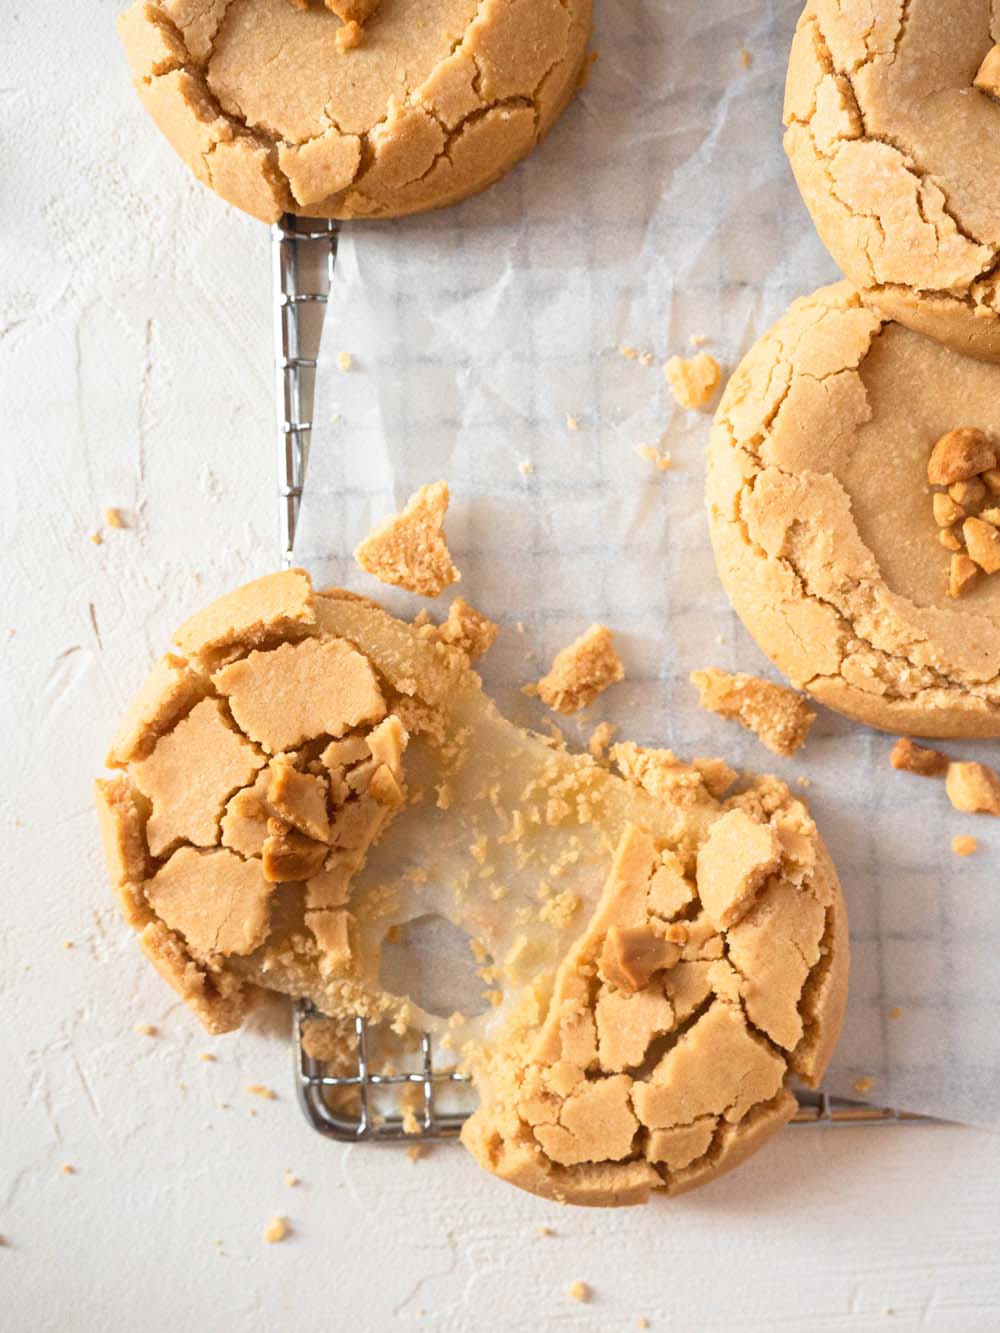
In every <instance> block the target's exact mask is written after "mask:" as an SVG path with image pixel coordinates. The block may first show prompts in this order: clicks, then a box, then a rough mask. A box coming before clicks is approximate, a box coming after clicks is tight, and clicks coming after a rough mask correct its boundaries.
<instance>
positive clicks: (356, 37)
mask: <svg viewBox="0 0 1000 1333" xmlns="http://www.w3.org/2000/svg"><path fill="white" fill-rule="evenodd" d="M373 8H374V12H370V11H371V10H372V9H373ZM348 11H350V12H348ZM356 12H357V13H358V14H359V15H360V19H361V20H362V21H359V19H358V17H355V16H354V15H355V13H356ZM342 15H343V16H342ZM119 33H120V35H121V39H122V43H123V45H124V47H125V52H126V55H127V56H128V61H129V65H130V66H131V69H132V75H133V80H134V82H135V86H136V89H137V91H138V93H139V96H140V97H141V98H142V101H143V104H144V105H145V107H146V109H147V111H148V112H149V114H150V115H151V116H152V118H153V120H154V121H155V122H156V124H157V125H158V126H159V128H160V129H161V130H162V132H163V133H164V135H165V136H166V137H167V139H168V140H169V141H170V143H171V144H172V145H173V147H174V149H175V150H176V151H177V153H178V154H179V155H180V156H181V158H183V160H184V161H185V162H186V163H187V165H188V166H189V167H190V168H191V170H192V171H193V172H194V174H195V175H196V176H197V177H198V179H199V180H200V181H201V182H202V183H203V184H205V185H208V186H209V187H210V188H212V189H214V190H215V191H216V193H218V194H220V195H221V196H222V198H223V199H226V200H227V201H228V202H229V203H231V204H235V205H236V207H237V208H242V209H243V210H244V211H245V212H247V213H251V214H252V215H253V216H254V217H258V218H261V219H262V220H263V221H265V222H274V221H275V220H276V219H277V218H278V217H279V216H280V215H281V214H282V213H283V212H286V211H287V212H292V213H300V214H303V215H306V216H312V217H330V218H355V217H381V218H387V217H398V216H401V215H403V214H406V213H419V212H423V211H424V210H426V209H431V208H440V207H442V206H443V205H445V204H451V203H456V202H457V201H458V200H460V199H465V198H466V197H467V196H468V195H471V194H475V193H476V192H477V191H479V190H482V189H485V188H486V186H488V185H491V184H492V183H493V182H494V181H496V180H497V179H498V178H499V177H500V176H502V175H503V174H504V173H505V172H506V171H508V170H509V169H510V168H511V167H512V166H513V165H514V164H515V163H516V162H517V161H519V160H520V159H521V158H522V157H523V156H524V155H525V154H526V153H527V152H529V151H530V149H531V148H532V147H533V146H534V145H535V144H536V143H537V142H538V141H539V139H541V138H542V137H543V136H544V135H545V134H546V132H547V131H548V130H549V129H550V128H551V126H552V124H553V123H554V121H555V120H556V118H557V117H558V115H559V113H560V112H561V111H562V109H563V107H564V106H565V105H566V103H567V102H568V101H569V99H570V97H571V96H572V94H573V91H574V89H575V88H576V86H577V83H578V80H579V77H580V72H581V69H582V67H583V62H584V57H585V48H586V43H587V38H588V36H589V33H590V0H478V2H477V0H382V3H381V4H379V5H378V6H377V7H373V6H371V5H366V6H363V7H361V9H357V7H354V6H345V5H344V4H336V5H325V4H322V3H320V0H305V2H304V3H301V4H299V3H295V4H293V3H289V0H214V3H211V4H207V3H202V2H201V0H160V3H157V4H151V3H145V2H144V0H136V3H134V4H133V5H132V7H131V8H130V9H129V10H127V11H126V12H125V13H124V14H123V15H122V16H121V18H120V20H119Z"/></svg>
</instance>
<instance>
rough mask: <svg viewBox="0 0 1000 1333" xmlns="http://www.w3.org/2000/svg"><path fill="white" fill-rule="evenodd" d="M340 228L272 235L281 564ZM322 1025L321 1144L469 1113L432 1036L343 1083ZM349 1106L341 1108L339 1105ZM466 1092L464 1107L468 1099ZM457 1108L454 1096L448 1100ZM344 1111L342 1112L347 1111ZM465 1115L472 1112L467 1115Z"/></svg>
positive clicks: (855, 1106)
mask: <svg viewBox="0 0 1000 1333" xmlns="http://www.w3.org/2000/svg"><path fill="white" fill-rule="evenodd" d="M339 231H340V228H339V224H338V223H337V222H334V221H331V220H329V219H324V218H299V217H295V216H293V215H291V214H286V215H285V216H284V217H283V218H282V219H281V221H280V222H278V223H277V224H276V225H275V226H274V228H273V229H272V243H273V275H274V357H275V389H276V405H277V428H278V430H277V443H278V496H279V541H280V550H281V561H282V564H283V565H284V566H285V567H287V566H289V565H290V564H291V563H292V560H293V549H294V544H295V533H296V529H297V526H298V517H299V506H300V504H301V500H302V489H303V484H304V482H305V474H306V468H307V466H308V461H309V446H310V441H311V437H312V424H313V423H312V410H313V391H314V387H315V379H316V362H317V355H318V352H319V339H320V333H321V331H322V325H323V317H324V313H325V309H326V304H327V298H328V293H329V290H330V285H331V282H332V279H333V274H334V269H335V267H336V262H337V244H338V239H339ZM315 1017H319V1015H317V1014H316V1011H315V1010H313V1009H311V1007H310V1006H309V1005H307V1004H304V1003H300V1004H299V1005H298V1006H297V1008H296V1013H295V1042H294V1047H295V1080H296V1089H297V1093H298V1097H299V1104H300V1105H301V1107H302V1110H303V1113H304V1114H305V1117H306V1119H307V1120H308V1121H309V1123H310V1124H311V1125H312V1127H313V1128H314V1129H315V1130H316V1131H317V1132H318V1133H320V1134H323V1135H325V1136H326V1137H327V1138H331V1139H336V1140H338V1141H340V1142H346V1143H355V1142H359V1141H363V1142H370V1143H389V1142H396V1143H399V1142H407V1143H413V1142H419V1141H420V1140H429V1139H447V1138H454V1137H455V1135H457V1134H458V1132H459V1130H460V1129H461V1127H462V1124H463V1123H464V1121H465V1118H466V1115H467V1114H468V1111H467V1110H463V1109H461V1107H460V1106H457V1107H456V1106H455V1105H448V1106H442V1105H441V1103H442V1101H443V1100H444V1098H443V1093H444V1092H445V1090H447V1091H448V1092H450V1093H452V1094H458V1095H459V1097H460V1095H461V1092H462V1090H463V1089H466V1090H468V1089H469V1084H468V1080H467V1079H466V1078H465V1077H464V1076H463V1075H461V1074H457V1073H455V1072H454V1071H453V1070H450V1069H448V1068H438V1067H437V1066H436V1065H435V1062H434V1051H433V1046H432V1042H431V1038H430V1037H429V1036H427V1035H426V1034H425V1035H424V1036H422V1037H421V1039H420V1045H419V1055H418V1060H417V1066H418V1067H417V1068H416V1069H414V1070H411V1071H408V1072H401V1073H380V1072H378V1071H377V1069H376V1068H374V1067H373V1060H372V1056H371V1049H370V1048H371V1034H370V1032H369V1029H368V1025H367V1024H366V1023H365V1021H364V1019H362V1018H358V1019H356V1020H355V1033H356V1037H357V1059H356V1067H355V1069H354V1071H353V1072H352V1073H350V1074H348V1075H343V1074H334V1073H332V1072H331V1071H330V1070H329V1069H328V1068H327V1067H326V1066H325V1065H324V1064H323V1062H322V1061H319V1060H316V1059H313V1058H312V1057H311V1056H309V1055H308V1054H307V1053H306V1050H305V1047H304V1045H303V1029H304V1024H305V1023H306V1022H307V1020H308V1019H310V1018H315ZM411 1088H418V1089H419V1090H420V1091H419V1109H415V1108H411V1111H410V1114H409V1115H405V1116H404V1113H403V1107H402V1105H401V1103H400V1100H399V1099H400V1097H401V1096H402V1095H403V1094H404V1093H405V1092H406V1091H407V1090H408V1089H411ZM795 1093H796V1097H797V1099H798V1102H799V1110H798V1112H797V1114H796V1115H795V1117H794V1119H793V1121H792V1124H794V1125H835V1126H849V1125H901V1124H910V1123H913V1122H917V1121H926V1117H923V1116H917V1115H911V1114H910V1113H908V1112H906V1111H895V1110H891V1109H890V1108H888V1107H879V1106H872V1105H869V1104H868V1103H866V1102H860V1101H848V1100H846V1099H844V1098H840V1097H834V1096H832V1095H831V1094H829V1093H827V1092H825V1091H823V1090H822V1089H819V1090H816V1091H813V1090H810V1089H795ZM345 1096H346V1097H348V1098H349V1099H350V1100H349V1101H348V1102H346V1103H345V1102H344V1098H345ZM468 1096H469V1094H468V1091H467V1092H466V1099H467V1100H468ZM450 1100H451V1101H452V1102H454V1101H455V1097H454V1096H453V1097H452V1098H451V1099H450ZM345 1105H346V1109H345ZM469 1109H471V1106H470V1107H469Z"/></svg>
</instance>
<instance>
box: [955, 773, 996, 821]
mask: <svg viewBox="0 0 1000 1333" xmlns="http://www.w3.org/2000/svg"><path fill="white" fill-rule="evenodd" d="M945 791H946V792H947V793H948V800H949V801H951V803H952V805H953V806H954V807H955V809H956V810H961V811H962V813H963V814H967V815H1000V776H998V775H997V774H996V773H995V772H994V771H993V769H992V768H987V767H986V765H985V764H973V763H952V764H949V765H948V773H947V776H946V778H945Z"/></svg>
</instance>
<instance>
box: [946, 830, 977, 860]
mask: <svg viewBox="0 0 1000 1333" xmlns="http://www.w3.org/2000/svg"><path fill="white" fill-rule="evenodd" d="M978 846H979V840H978V839H977V838H970V837H969V835H968V834H967V833H960V834H958V835H957V836H956V837H954V838H952V840H951V850H952V851H953V852H954V853H955V855H956V856H971V855H972V853H973V852H974V851H975V850H976V848H977V847H978Z"/></svg>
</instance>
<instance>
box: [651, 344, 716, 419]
mask: <svg viewBox="0 0 1000 1333" xmlns="http://www.w3.org/2000/svg"><path fill="white" fill-rule="evenodd" d="M663 373H664V375H665V376H666V380H667V383H668V384H669V385H670V391H671V393H672V394H673V395H674V398H675V399H676V400H677V403H678V405H679V406H681V407H683V408H686V409H687V411H689V412H692V411H694V410H695V409H697V408H699V407H704V406H705V404H706V403H707V402H708V400H709V399H710V398H711V397H712V394H713V393H715V391H716V389H717V388H718V387H719V381H720V379H721V378H722V368H721V367H720V365H719V363H718V361H716V359H715V357H714V356H712V355H711V354H710V353H709V352H699V353H698V355H697V356H693V357H691V358H689V359H687V360H685V358H684V357H681V356H672V357H671V358H670V360H669V361H668V362H667V363H666V365H665V366H664V367H663Z"/></svg>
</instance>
